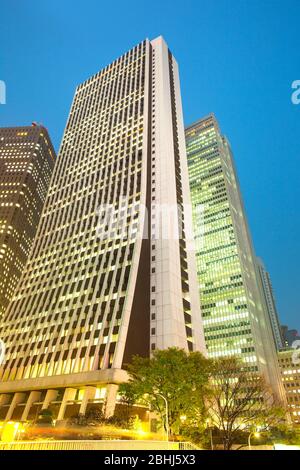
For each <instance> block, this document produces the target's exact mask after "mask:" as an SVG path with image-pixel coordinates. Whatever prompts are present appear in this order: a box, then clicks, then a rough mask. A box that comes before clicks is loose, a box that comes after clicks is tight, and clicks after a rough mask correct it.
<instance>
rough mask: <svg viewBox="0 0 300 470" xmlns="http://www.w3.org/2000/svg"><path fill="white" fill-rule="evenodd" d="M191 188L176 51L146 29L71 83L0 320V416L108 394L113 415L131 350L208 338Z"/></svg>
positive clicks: (66, 410)
mask: <svg viewBox="0 0 300 470" xmlns="http://www.w3.org/2000/svg"><path fill="white" fill-rule="evenodd" d="M189 202H190V194H189V184H188V171H187V160H186V152H185V138H184V127H183V119H182V110H181V98H180V86H179V76H178V67H177V63H176V61H175V59H174V57H173V55H172V54H171V52H170V50H169V49H168V46H167V45H166V43H165V42H164V40H163V39H162V38H161V37H159V38H157V39H155V40H153V41H149V40H145V41H143V42H142V43H140V44H139V45H137V46H136V47H134V48H133V49H131V50H130V51H129V52H127V53H126V54H125V55H123V56H122V57H120V58H118V59H117V60H116V61H114V62H112V63H111V64H110V65H108V66H107V67H105V68H104V69H102V70H101V71H100V72H99V73H97V74H96V75H94V76H92V77H90V78H89V79H88V80H87V81H85V82H84V83H82V84H81V85H79V86H78V88H77V89H76V93H75V96H74V100H73V104H72V107H71V111H70V115H69V119H68V122H67V125H66V129H65V132H64V136H63V140H62V144H61V148H60V152H59V157H58V161H57V165H56V167H55V170H54V174H53V178H52V181H51V185H50V190H49V193H48V197H47V199H46V202H45V206H44V211H43V214H42V219H41V224H40V226H39V230H38V233H37V236H36V239H35V243H34V246H33V250H32V253H31V257H30V259H29V262H28V264H27V268H26V270H25V272H24V274H23V276H22V279H21V282H20V284H19V287H18V290H17V291H16V293H15V296H14V299H13V301H12V303H11V304H10V307H9V310H8V312H7V315H6V321H5V322H4V323H3V324H2V326H1V335H0V336H1V337H2V338H3V339H4V341H5V344H6V348H7V352H6V362H5V364H4V365H3V367H2V369H1V373H0V379H1V382H0V393H1V394H2V395H1V397H0V404H1V403H2V408H0V413H1V409H2V415H1V414H0V418H1V417H2V418H4V419H6V420H8V419H11V418H13V419H17V418H19V417H21V418H22V419H27V418H28V417H30V416H31V415H32V413H33V412H35V407H36V406H40V407H41V408H48V407H49V406H50V407H52V409H53V410H55V418H56V419H57V420H58V421H61V420H63V419H65V418H67V417H68V416H69V415H70V413H71V412H72V414H74V413H85V412H86V411H87V409H88V406H90V405H91V404H93V403H98V402H101V401H102V402H103V403H104V405H105V408H104V410H105V413H106V414H107V415H110V414H112V413H113V409H114V404H115V400H116V395H117V388H118V384H119V383H120V382H123V381H124V380H126V378H127V375H126V372H125V370H124V367H126V363H128V362H129V361H130V359H131V357H132V355H133V354H139V355H142V356H149V355H150V354H151V351H154V350H155V349H164V348H168V347H169V346H178V347H181V348H184V349H186V350H189V351H192V350H202V351H204V349H205V346H204V337H203V332H202V325H201V316H200V304H199V296H198V288H197V276H196V263H195V253H194V252H193V249H192V241H191V240H189V237H188V233H191V232H192V217H191V214H189V212H188V211H187V212H186V213H185V211H184V210H182V208H183V206H184V205H188V204H189ZM166 207H167V208H172V211H171V212H172V220H171V221H170V220H168V219H169V218H168V217H166V216H165V215H166V214H165V212H164V211H163V210H162V209H165V208H166ZM174 207H175V210H173V209H174ZM169 225H171V226H172V229H173V231H171V232H172V233H173V235H174V234H175V235H174V236H165V234H166V233H167V232H168V230H169ZM124 233H125V236H124ZM191 238H192V237H191Z"/></svg>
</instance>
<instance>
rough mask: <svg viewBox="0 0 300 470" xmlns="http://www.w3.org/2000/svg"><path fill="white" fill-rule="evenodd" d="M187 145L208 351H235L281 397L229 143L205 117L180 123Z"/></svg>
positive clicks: (226, 353) (225, 353)
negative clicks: (187, 125) (184, 123)
mask: <svg viewBox="0 0 300 470" xmlns="http://www.w3.org/2000/svg"><path fill="white" fill-rule="evenodd" d="M186 145H187V155H188V168H189V178H190V188H191V197H192V204H193V219H194V230H195V237H196V251H197V253H196V257H197V272H198V280H199V292H200V303H201V310H202V317H203V324H204V332H205V342H206V346H207V350H208V355H209V357H212V358H217V357H221V356H229V355H238V356H239V357H241V358H242V360H243V361H244V362H245V364H246V367H248V369H249V370H252V371H255V370H258V371H260V372H262V373H264V375H265V376H266V378H267V380H268V382H269V383H271V384H272V386H273V390H274V391H275V392H276V394H277V396H278V397H280V398H283V399H284V391H283V389H282V385H281V380H280V373H279V370H278V363H277V357H276V350H275V344H274V340H273V336H272V331H271V325H270V321H269V318H268V314H267V311H266V305H265V303H264V297H263V293H262V286H261V284H260V280H259V276H258V271H257V265H256V261H255V257H254V251H253V247H252V242H251V238H250V234H249V230H248V226H247V221H246V215H245V211H244V207H243V203H242V198H241V194H240V189H239V184H238V179H237V175H236V171H235V168H234V162H233V157H232V153H231V149H230V146H229V143H228V141H227V139H226V138H225V137H224V136H222V135H221V133H220V129H219V126H218V123H217V121H216V119H215V117H214V116H213V115H209V116H207V117H205V118H203V119H200V120H199V121H197V122H196V123H195V124H193V125H191V126H189V127H187V128H186Z"/></svg>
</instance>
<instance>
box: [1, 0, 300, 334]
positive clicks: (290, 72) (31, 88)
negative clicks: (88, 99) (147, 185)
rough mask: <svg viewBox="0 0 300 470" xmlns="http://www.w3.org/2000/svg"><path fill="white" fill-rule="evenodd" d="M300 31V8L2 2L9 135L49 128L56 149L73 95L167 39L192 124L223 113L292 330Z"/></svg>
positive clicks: (252, 218)
mask: <svg viewBox="0 0 300 470" xmlns="http://www.w3.org/2000/svg"><path fill="white" fill-rule="evenodd" d="M299 22H300V1H299V0H294V1H292V0H272V1H271V0H193V1H189V0H184V1H183V0H181V1H176V0H173V1H170V0H160V1H158V0H151V1H143V0H140V1H131V0H127V1H124V0H123V1H120V0H118V1H103V0H85V1H76V0H73V1H71V0H49V1H46V0H43V1H41V0H39V1H37V0H27V1H26V2H25V1H23V0H19V1H18V0H10V1H9V2H4V0H1V11H0V44H1V46H0V80H4V81H5V82H6V86H7V104H6V105H1V106H0V126H14V125H25V124H30V123H31V122H32V121H38V122H42V123H43V124H44V125H45V126H46V127H47V128H48V130H49V132H50V135H51V137H52V139H53V141H54V144H55V147H56V148H57V149H58V147H59V143H60V140H61V136H62V133H63V129H64V126H65V123H66V119H67V115H68V111H69V107H70V104H71V100H72V96H73V92H74V89H75V86H76V85H77V84H78V83H80V82H82V81H83V80H85V79H86V78H88V77H89V76H90V75H92V74H94V73H96V72H97V71H98V70H99V69H101V68H102V67H103V66H105V65H107V64H108V63H110V62H111V61H112V60H114V59H115V58H116V57H118V56H119V55H121V54H122V53H123V52H125V51H126V50H128V49H130V48H131V47H132V46H134V45H135V44H136V43H138V42H140V41H141V40H143V39H144V38H145V37H148V38H149V39H153V38H154V37H156V36H158V35H163V36H164V37H165V39H166V41H167V42H168V44H169V47H170V49H171V50H172V52H173V53H174V55H175V56H176V58H177V61H178V62H179V66H180V74H181V86H182V98H183V106H184V116H185V122H186V124H189V123H191V122H192V121H194V120H197V119H198V118H200V117H202V116H204V115H206V114H207V113H209V112H211V111H213V112H214V113H215V114H216V117H217V118H218V120H219V122H220V126H221V128H222V130H223V133H225V134H226V135H227V136H228V138H229V140H230V141H231V145H232V149H233V152H234V155H235V160H236V165H237V169H238V173H239V177H240V182H241V187H242V192H243V197H244V200H245V204H246V208H247V213H248V218H249V222H250V227H251V230H252V236H253V239H254V243H255V247H256V251H257V253H258V254H259V255H260V256H261V257H262V258H263V259H264V261H265V263H266V265H267V268H268V270H269V271H270V274H271V277H272V281H273V286H274V289H275V293H276V297H277V301H278V308H279V312H280V315H281V319H282V322H283V323H285V322H288V323H289V325H290V326H291V327H295V328H300V318H299V317H300V308H299V305H300V302H299V291H300V279H299V278H300V275H299V269H300V268H299V265H300V254H299V253H300V249H299V248H300V246H299V245H300V243H299V233H300V218H299V208H298V207H299V200H300V194H299V157H300V145H299V144H300V139H299V137H300V105H293V104H292V102H291V93H292V90H291V83H292V82H293V81H294V80H297V79H298V80H299V79H300V25H299Z"/></svg>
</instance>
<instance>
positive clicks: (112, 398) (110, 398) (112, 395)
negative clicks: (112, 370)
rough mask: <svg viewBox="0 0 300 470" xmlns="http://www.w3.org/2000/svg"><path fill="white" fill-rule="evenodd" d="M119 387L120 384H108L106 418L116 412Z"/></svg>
mask: <svg viewBox="0 0 300 470" xmlns="http://www.w3.org/2000/svg"><path fill="white" fill-rule="evenodd" d="M118 388H119V386H118V385H115V384H108V385H107V387H106V402H105V410H104V415H105V417H106V418H109V417H110V416H113V414H114V412H115V407H116V398H117V392H118Z"/></svg>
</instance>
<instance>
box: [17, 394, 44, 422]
mask: <svg viewBox="0 0 300 470" xmlns="http://www.w3.org/2000/svg"><path fill="white" fill-rule="evenodd" d="M40 396H41V392H36V391H32V392H30V395H29V397H28V400H27V403H26V406H25V408H24V411H23V413H22V417H21V421H26V419H27V416H28V413H29V411H30V408H31V405H32V404H33V403H34V402H35V401H38V400H39V398H40Z"/></svg>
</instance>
